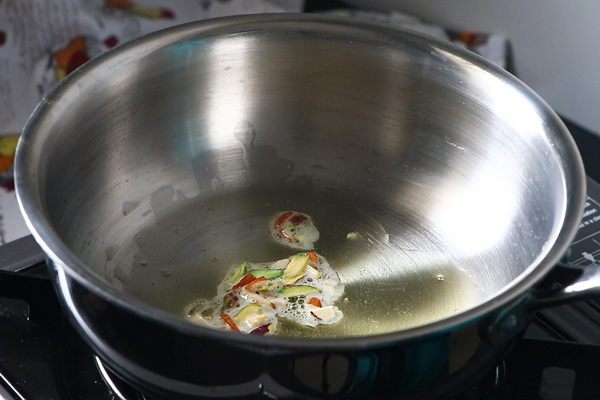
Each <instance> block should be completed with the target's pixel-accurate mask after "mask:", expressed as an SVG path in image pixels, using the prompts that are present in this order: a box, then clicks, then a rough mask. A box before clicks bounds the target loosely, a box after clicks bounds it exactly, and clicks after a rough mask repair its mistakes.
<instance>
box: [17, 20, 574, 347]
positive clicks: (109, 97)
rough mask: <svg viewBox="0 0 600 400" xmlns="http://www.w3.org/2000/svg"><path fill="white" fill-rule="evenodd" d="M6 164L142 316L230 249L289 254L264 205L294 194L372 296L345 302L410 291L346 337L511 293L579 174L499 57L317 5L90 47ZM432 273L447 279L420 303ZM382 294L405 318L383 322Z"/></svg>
mask: <svg viewBox="0 0 600 400" xmlns="http://www.w3.org/2000/svg"><path fill="white" fill-rule="evenodd" d="M16 169H17V185H18V194H19V198H20V201H21V203H22V205H23V209H24V212H25V214H26V217H27V219H28V221H29V224H30V226H31V228H32V229H33V230H34V231H35V234H36V237H37V238H38V239H39V240H40V241H41V242H42V245H43V246H44V248H45V250H47V251H48V253H49V254H50V256H51V257H52V258H53V259H54V260H55V261H56V262H58V263H59V264H60V265H64V266H65V268H66V269H67V270H68V271H69V272H70V273H71V274H73V275H74V276H75V277H76V278H77V279H80V280H83V281H85V282H86V283H88V284H90V285H91V286H93V287H94V288H96V290H98V291H99V292H100V293H102V294H103V295H107V296H110V297H115V298H116V301H119V302H122V303H123V304H126V305H127V306H128V307H133V308H135V309H137V310H139V311H140V312H142V313H146V314H154V308H158V309H162V310H166V311H168V312H169V313H178V312H180V310H181V309H182V307H183V306H184V304H185V303H186V301H190V300H192V299H193V298H194V296H210V295H211V294H212V293H211V290H212V288H214V287H215V286H216V284H217V283H218V282H219V280H220V279H221V278H222V276H223V273H224V270H225V269H226V268H228V267H229V266H230V265H231V264H232V263H235V262H238V261H239V260H240V258H241V259H242V260H244V259H248V258H254V259H256V260H257V261H260V260H265V261H266V260H269V259H273V257H276V256H277V257H281V256H282V255H286V254H287V253H289V250H286V249H282V248H280V247H277V246H276V245H274V244H272V243H270V242H269V241H268V240H267V238H266V235H265V233H264V231H265V227H264V219H265V218H266V216H270V215H272V214H273V213H275V212H277V211H280V210H285V209H294V208H299V209H300V211H302V212H306V213H308V214H310V215H312V216H313V217H314V218H315V221H316V223H317V225H318V226H319V229H320V230H321V231H322V233H323V240H322V242H321V243H319V244H318V245H317V250H318V251H320V252H323V253H324V254H326V255H327V256H329V257H331V259H332V260H331V263H332V265H334V267H335V266H337V268H338V271H339V274H340V277H341V278H342V280H343V281H345V282H347V290H348V293H349V295H351V296H352V295H353V293H355V295H354V296H360V294H361V293H364V292H365V291H366V292H367V293H368V296H367V297H368V298H369V300H371V299H372V302H371V305H367V306H364V305H360V306H358V305H357V306H354V305H353V304H358V303H359V302H361V301H362V300H363V299H356V298H350V299H349V304H350V305H349V306H348V307H349V308H348V314H349V315H350V316H352V315H355V316H356V320H358V319H359V315H361V313H362V315H365V314H368V315H373V316H374V318H373V320H376V319H379V318H385V315H382V314H381V313H380V312H379V311H378V310H381V309H382V307H383V305H384V304H389V303H387V302H389V299H390V298H394V296H395V295H397V294H398V293H400V292H399V291H398V290H399V289H398V288H401V289H404V291H408V292H409V293H408V297H407V298H417V299H419V301H417V302H416V303H415V304H412V303H410V302H406V301H404V300H399V301H396V302H394V303H393V305H392V307H391V308H390V310H391V311H390V312H389V313H388V314H389V315H391V318H388V319H387V320H386V321H385V322H384V323H383V326H381V327H380V328H379V327H377V328H373V329H371V328H369V327H367V326H363V327H361V329H358V330H356V329H352V331H353V332H358V333H361V332H364V333H381V332H388V331H393V330H397V329H404V328H409V327H412V326H418V325H422V324H425V323H428V322H431V321H434V320H440V319H444V318H446V317H447V316H449V315H450V314H453V313H455V312H458V311H461V310H467V309H472V308H473V307H474V306H476V305H482V306H483V307H479V308H477V309H476V311H474V312H473V313H472V314H471V315H470V316H471V317H473V316H474V315H476V314H477V313H478V314H479V315H481V314H482V313H483V312H484V311H486V307H487V308H488V309H489V307H490V306H489V304H488V305H486V302H488V301H489V300H490V299H493V298H494V299H495V300H498V299H500V301H505V302H506V301H508V300H510V299H511V298H516V297H518V296H519V295H522V294H523V293H524V292H525V291H526V289H527V288H528V286H530V285H531V284H532V283H533V282H535V281H537V280H538V279H539V278H540V277H541V275H543V274H544V273H545V272H546V271H547V270H548V269H549V268H550V267H551V264H552V263H553V262H554V261H555V260H556V259H557V258H558V257H559V256H560V255H561V253H562V251H564V249H566V246H567V245H568V243H569V240H570V239H571V237H572V236H573V233H574V230H575V228H576V225H577V219H578V217H579V212H580V211H581V207H582V201H581V200H582V198H583V188H584V183H583V171H582V166H581V162H580V160H579V157H578V155H577V153H576V150H575V147H574V145H573V143H572V140H571V139H570V137H569V135H568V132H567V131H566V129H565V128H564V126H563V125H562V123H561V122H560V121H559V119H558V118H557V117H556V115H555V114H554V113H553V112H552V111H551V110H550V109H549V108H548V107H547V106H546V105H545V104H544V103H543V102H542V101H541V100H540V99H539V98H538V97H537V96H536V95H535V94H534V93H532V92H531V91H530V90H528V89H527V88H526V87H524V86H523V85H522V84H521V83H520V82H518V81H517V80H515V79H514V78H512V77H511V76H509V75H508V74H506V73H504V72H502V71H500V70H497V69H496V68H495V67H493V66H492V65H490V64H489V63H487V62H485V61H483V60H480V59H478V58H476V57H475V56H473V55H471V54H469V53H467V52H465V51H462V50H460V49H456V48H454V47H451V46H449V45H447V44H444V43H441V42H436V41H431V40H429V39H427V38H424V37H422V36H418V35H414V34H411V33H408V32H404V31H401V30H396V29H390V28H388V27H385V26H381V25H373V24H367V23H362V22H357V21H352V20H345V19H328V18H323V17H317V16H285V15H280V16H256V17H246V18H240V19H231V20H215V21H210V22H207V23H203V24H198V25H189V26H183V27H179V28H176V29H173V30H169V31H167V32H165V33H161V34H158V35H152V36H149V37H147V38H145V39H143V40H141V41H138V42H136V43H133V44H128V45H125V46H123V47H121V48H119V50H116V51H113V52H109V54H107V55H104V56H102V57H100V58H99V59H97V60H95V61H94V62H92V63H90V64H88V65H86V66H85V67H84V68H82V69H80V70H78V71H77V72H76V73H75V74H73V76H71V77H70V78H69V79H67V80H65V81H64V82H63V83H61V84H60V85H59V87H58V88H57V90H55V91H54V92H53V93H52V94H51V95H50V96H48V97H47V98H46V99H45V100H44V102H42V104H41V105H40V106H39V108H38V109H37V110H36V112H35V114H34V115H33V117H32V118H31V120H30V121H29V123H28V125H27V127H26V129H25V132H24V135H23V138H22V141H21V143H20V146H19V150H18V155H17V166H16ZM348 229H352V230H358V231H362V232H363V233H364V237H365V238H367V241H366V242H365V243H363V244H364V246H362V247H361V246H355V247H351V246H349V245H348V244H347V243H346V242H345V236H344V235H345V234H346V233H347V232H346V231H347V230H348ZM340 238H343V240H342V239H340ZM445 273H447V274H448V275H449V276H454V275H456V276H457V278H456V279H449V280H445V281H444V282H445V283H446V287H450V288H451V289H450V291H448V292H447V294H445V295H444V296H446V297H444V298H443V300H442V301H438V302H437V303H436V302H435V299H434V300H432V298H435V297H436V293H445V292H444V290H445V289H444V288H445V287H439V286H437V287H436V285H439V282H437V281H436V279H435V278H436V277H437V276H438V275H440V274H441V275H444V274H445ZM463 275H464V276H463ZM404 283H407V284H404ZM452 285H453V286H452ZM415 288H417V289H415ZM400 291H402V290H400ZM465 293H467V294H469V295H468V296H467V297H466V300H463V299H464V297H463V296H464V295H465ZM448 302H451V303H452V304H455V305H453V306H452V310H450V311H449V310H442V308H443V305H444V304H448ZM488 303H489V302H488ZM436 304H437V305H436ZM365 307H366V308H365ZM400 310H408V312H406V313H405V317H404V318H405V320H408V321H409V322H408V323H407V324H404V325H402V324H400V325H394V321H396V322H397V321H398V318H396V315H398V313H399V312H400ZM411 310H412V311H411ZM156 315H161V316H163V314H162V313H160V312H159V314H156ZM165 315H166V314H165ZM415 316H416V317H415ZM424 316H430V317H424ZM375 317H376V318H375ZM463 317H464V318H469V315H468V313H467V314H463ZM161 318H162V317H161ZM167 320H168V321H170V322H173V323H175V324H179V323H180V322H179V321H178V320H177V319H176V318H172V319H170V317H167ZM175 321H177V322H175ZM181 323H183V321H182V322H181ZM369 325H370V327H372V326H373V324H369ZM369 329H370V330H369ZM337 334H339V335H344V336H346V335H348V334H350V333H349V332H332V333H331V335H337ZM326 336H329V335H326Z"/></svg>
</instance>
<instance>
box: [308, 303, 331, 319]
mask: <svg viewBox="0 0 600 400" xmlns="http://www.w3.org/2000/svg"><path fill="white" fill-rule="evenodd" d="M311 312H312V313H313V314H314V316H315V317H317V318H319V319H320V320H323V321H328V320H330V319H332V318H334V317H335V310H334V309H333V306H327V307H321V308H317V309H315V310H313V311H311Z"/></svg>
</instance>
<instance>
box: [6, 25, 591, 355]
mask: <svg viewBox="0 0 600 400" xmlns="http://www.w3.org/2000/svg"><path fill="white" fill-rule="evenodd" d="M264 22H277V23H296V24H302V23H306V24H325V25H327V24H337V25H343V26H345V27H348V28H352V29H354V30H378V31H380V32H383V33H387V34H391V35H404V36H408V37H411V38H413V39H414V40H415V41H426V42H428V43H430V44H431V45H435V46H436V47H438V48H442V49H444V50H446V51H449V52H451V53H453V54H455V55H457V56H459V57H461V58H463V59H464V60H465V61H467V62H469V63H473V64H476V65H478V66H481V67H482V68H484V69H486V70H488V71H489V72H491V73H493V74H495V75H497V76H499V77H500V78H501V79H507V80H509V81H511V83H513V84H515V85H517V86H518V87H519V88H520V89H522V90H524V91H526V92H527V93H528V94H529V95H531V96H532V98H533V99H534V100H535V101H537V102H538V105H539V106H540V110H541V111H543V112H544V113H546V114H547V117H548V118H550V119H551V121H552V122H553V123H554V124H555V125H556V127H557V128H558V129H557V132H558V133H559V137H558V138H557V140H559V141H562V144H563V145H564V147H565V148H566V154H567V156H568V160H566V162H568V163H569V165H570V168H571V169H572V170H571V175H572V176H571V177H570V179H572V181H570V182H566V181H565V179H564V176H563V187H564V191H565V193H566V197H567V198H566V207H565V209H564V210H563V215H562V219H563V224H562V226H561V228H560V231H559V232H558V234H557V237H556V238H555V241H554V243H553V244H552V245H551V246H549V248H548V250H547V252H546V253H545V254H541V255H540V256H539V257H538V258H537V259H536V260H535V261H534V262H533V263H531V264H530V265H529V267H528V268H527V269H525V271H524V272H523V273H521V275H519V277H518V278H516V279H515V280H513V281H512V282H511V283H510V284H509V285H507V286H506V287H504V288H503V289H502V290H501V291H499V292H497V293H496V294H495V295H494V296H493V297H490V298H489V299H487V300H486V301H484V302H481V303H479V304H478V305H476V306H475V307H473V308H471V309H468V310H466V311H463V312H461V313H458V314H455V315H453V316H450V317H448V318H445V319H442V320H439V321H435V322H432V323H429V324H426V325H422V326H418V327H414V328H409V329H406V330H402V331H396V332H390V333H384V334H377V335H369V336H357V337H343V338H317V339H306V340H305V339H299V338H285V337H277V336H267V337H255V335H239V334H237V333H235V332H228V331H220V330H215V329H212V328H207V327H203V326H201V325H197V324H193V323H190V322H189V321H186V320H185V319H184V318H182V317H181V316H176V315H174V314H172V313H169V312H167V311H163V310H161V309H158V308H156V307H154V306H151V305H150V304H148V303H145V302H143V301H141V300H139V299H138V298H136V297H135V296H133V295H130V294H127V293H124V292H121V291H119V290H117V289H116V288H114V287H112V286H110V285H109V284H108V283H106V282H104V281H102V280H101V279H100V278H98V277H97V276H96V275H95V274H94V273H92V272H91V271H90V270H89V269H88V268H87V267H86V266H85V263H83V262H82V261H81V260H80V259H79V258H78V257H77V256H76V255H75V254H74V253H73V252H72V251H71V250H70V249H69V248H68V247H67V246H66V245H65V243H64V242H63V241H62V240H61V239H60V237H59V236H58V234H57V233H56V232H55V231H54V230H53V228H52V225H51V223H50V222H49V221H48V219H47V218H46V216H45V213H44V211H43V210H44V205H43V204H42V201H41V198H40V196H39V193H38V187H37V176H38V171H37V165H36V160H37V157H36V155H38V153H37V152H36V150H37V151H39V149H40V148H41V145H40V143H38V142H40V141H43V139H44V138H41V139H40V138H39V135H37V137H36V132H37V131H38V130H39V129H41V128H40V127H43V126H44V120H45V118H46V116H47V114H48V113H52V104H53V103H54V102H55V101H57V99H60V97H61V96H62V95H63V94H64V93H66V92H67V91H68V90H69V89H70V88H71V87H73V86H76V84H77V82H78V80H79V79H82V78H83V77H85V76H86V74H88V73H90V72H92V71H93V70H94V69H95V68H98V67H101V66H102V65H103V64H106V63H110V62H112V61H113V60H114V59H118V58H119V57H123V56H127V57H130V56H131V55H130V54H129V52H134V53H137V54H138V55H139V54H144V53H147V52H150V51H152V50H154V49H156V48H158V47H162V46H164V45H165V44H167V43H172V42H174V41H177V40H181V39H183V38H185V37H188V36H194V35H201V34H203V33H206V32H210V31H212V32H213V33H214V32H215V31H216V32H225V31H224V29H227V28H235V27H238V26H239V27H242V28H243V27H244V26H246V25H252V27H254V28H255V27H256V25H255V24H257V23H264ZM36 140H37V141H36ZM14 169H15V174H14V175H15V187H16V194H17V199H18V202H19V207H20V209H21V212H22V214H23V216H24V219H25V222H26V224H27V226H28V227H29V229H30V231H31V232H32V234H33V236H34V237H35V239H36V241H37V242H38V243H39V244H40V246H41V247H42V249H43V250H44V252H45V253H46V254H47V255H48V257H49V258H50V259H51V262H52V263H53V265H54V267H55V268H62V269H64V270H65V272H67V274H68V275H69V276H70V277H71V278H73V279H75V280H76V281H78V282H79V283H81V284H83V285H84V286H85V287H86V288H88V289H90V290H91V291H93V292H94V293H96V294H98V295H100V296H101V297H102V298H104V299H106V300H107V301H109V302H111V303H113V304H115V305H118V306H120V307H123V308H125V309H128V310H130V311H131V312H133V313H134V314H136V315H138V316H140V317H142V318H145V319H150V320H154V321H155V322H158V323H160V324H167V325H169V326H170V327H172V328H174V329H176V330H177V331H179V332H182V333H186V334H189V335H192V336H203V337H206V336H209V337H212V338H215V339H216V338H227V340H230V341H231V342H235V343H238V344H239V345H249V346H251V347H255V348H258V347H260V348H262V349H264V348H265V347H268V346H272V345H275V346H278V347H280V348H289V349H292V348H293V349H296V348H303V349H307V348H323V347H327V348H338V349H341V348H354V349H356V348H360V347H370V346H380V345H384V344H386V343H390V342H398V341H404V340H408V339H415V338H422V337H423V336H428V335H432V334H440V333H443V332H448V331H450V330H453V329H456V328H457V327H459V326H462V325H465V324H468V323H471V322H473V321H476V320H480V319H482V318H484V317H485V316H486V315H489V314H491V313H492V312H494V311H495V310H498V309H501V308H502V307H503V306H505V305H507V304H508V303H510V302H512V301H515V300H517V299H520V298H524V297H525V296H527V294H528V292H529V291H530V289H531V288H532V287H533V286H534V285H535V284H536V283H537V282H539V281H540V280H541V279H542V278H543V277H544V276H545V275H546V274H547V273H548V272H549V271H550V269H552V268H553V267H554V265H555V264H556V263H557V262H558V261H559V260H560V258H561V257H562V256H563V254H564V253H565V252H566V251H567V249H568V248H569V246H570V244H571V242H572V240H573V238H574V237H575V234H576V233H577V230H578V227H579V222H580V221H579V219H580V216H581V215H582V212H583V207H584V200H585V196H586V191H585V186H586V183H585V172H584V167H583V162H582V160H581V157H580V155H579V152H578V150H577V146H576V144H575V142H574V140H573V138H572V137H571V135H570V133H569V132H568V130H567V128H566V126H565V125H564V124H563V123H562V121H561V120H560V118H559V117H558V115H557V114H556V113H555V112H554V111H553V110H552V109H551V108H550V106H549V105H548V104H547V103H546V102H545V101H544V100H543V99H541V98H540V97H539V96H538V95H537V94H536V93H535V92H533V91H532V90H531V89H530V88H529V87H528V86H526V85H525V84H524V83H522V82H521V81H519V80H518V79H517V78H515V77H514V76H512V75H511V74H509V73H508V72H506V71H505V70H503V69H501V68H500V67H498V66H496V65H494V64H492V63H491V62H489V61H487V60H485V59H483V58H482V57H480V56H478V55H476V54H474V53H471V52H470V51H467V50H465V49H463V48H460V47H458V46H455V45H453V44H450V43H446V42H443V41H441V40H438V39H435V38H431V37H429V36H426V35H423V34H420V33H417V32H413V31H410V30H407V29H404V28H400V27H395V26H391V25H387V24H383V23H377V22H372V21H363V20H357V19H352V18H348V17H338V16H324V15H316V14H264V15H261V14H255V15H242V16H233V17H223V18H215V19H212V20H204V21H197V22H192V23H187V24H183V25H179V26H175V27H171V28H167V29H164V30H161V31H158V32H154V33H150V34H148V35H145V36H143V37H141V38H139V39H136V40H133V41H131V42H128V43H124V44H121V45H118V46H116V47H115V48H113V49H111V50H108V51H107V52H105V53H103V54H101V55H99V56H97V57H96V58H94V59H92V60H91V61H89V62H87V63H86V64H84V65H83V66H82V67H80V68H79V69H77V70H76V71H75V72H74V73H71V74H70V75H69V76H67V77H66V78H65V79H63V80H62V81H61V82H59V83H58V84H57V85H56V86H55V87H54V88H53V89H52V90H51V91H50V92H49V93H48V94H47V95H46V96H45V97H44V98H43V99H42V101H41V102H40V104H39V105H38V106H37V107H36V108H35V110H34V111H33V113H32V115H31V117H30V118H29V119H28V121H27V123H26V124H25V127H24V129H23V132H22V135H21V140H20V141H19V144H18V146H17V151H16V157H15V163H14ZM568 184H570V185H571V186H572V187H571V188H569V187H567V185H568ZM59 289H61V290H66V289H65V288H59Z"/></svg>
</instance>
